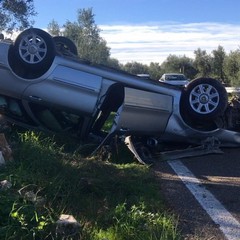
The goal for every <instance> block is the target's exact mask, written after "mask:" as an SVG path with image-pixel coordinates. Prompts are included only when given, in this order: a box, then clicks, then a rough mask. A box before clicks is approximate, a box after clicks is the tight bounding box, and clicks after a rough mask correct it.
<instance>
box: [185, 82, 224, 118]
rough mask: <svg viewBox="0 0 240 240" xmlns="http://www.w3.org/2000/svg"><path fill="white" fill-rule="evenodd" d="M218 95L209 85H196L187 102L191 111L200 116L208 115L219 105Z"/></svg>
mask: <svg viewBox="0 0 240 240" xmlns="http://www.w3.org/2000/svg"><path fill="white" fill-rule="evenodd" d="M219 101H220V98H219V93H218V91H217V90H216V88H215V87H213V86H212V85H209V84H200V85H197V86H196V87H195V88H193V90H192V91H191V92H190V96H189V102H190V105H191V107H192V109H193V110H194V111H195V112H197V113H200V114H209V113H211V112H213V111H214V110H215V109H216V108H217V106H218V105H219Z"/></svg>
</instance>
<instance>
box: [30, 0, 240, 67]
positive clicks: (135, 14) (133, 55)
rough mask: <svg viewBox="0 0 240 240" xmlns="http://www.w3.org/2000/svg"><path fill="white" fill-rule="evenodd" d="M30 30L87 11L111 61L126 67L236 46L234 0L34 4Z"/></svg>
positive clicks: (47, 0)
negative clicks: (36, 14)
mask: <svg viewBox="0 0 240 240" xmlns="http://www.w3.org/2000/svg"><path fill="white" fill-rule="evenodd" d="M34 4H35V8H36V11H37V12H38V16H37V17H35V18H34V20H35V25H34V26H35V27H39V28H46V27H47V25H48V23H49V22H51V20H53V19H54V20H55V21H57V22H58V23H59V24H60V26H61V25H63V24H64V23H65V22H66V21H67V20H69V21H72V22H73V21H76V19H77V10H78V9H81V8H92V9H93V13H94V14H95V22H96V24H97V25H98V26H99V28H100V29H101V30H102V31H101V36H102V37H103V38H104V39H105V40H106V41H107V45H108V46H109V47H110V48H111V55H112V57H115V58H117V59H118V60H119V61H120V62H122V63H126V62H131V61H138V62H142V63H150V62H160V63H161V62H162V61H164V60H165V59H166V57H167V56H168V55H169V54H176V55H179V56H180V55H186V56H189V57H193V56H194V55H193V52H194V50H196V49H197V48H201V49H202V50H207V52H208V53H211V51H212V50H214V49H216V48H217V47H218V46H219V45H221V46H223V47H224V49H225V50H226V52H229V51H231V50H236V49H238V48H239V46H240V44H239V43H240V14H239V10H240V1H239V0H34Z"/></svg>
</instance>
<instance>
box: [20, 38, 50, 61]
mask: <svg viewBox="0 0 240 240" xmlns="http://www.w3.org/2000/svg"><path fill="white" fill-rule="evenodd" d="M19 54H20V57H21V58H22V60H23V61H25V62H27V63H30V64H36V63H39V62H41V61H42V60H43V59H44V58H45V56H46V54H47V44H46V42H45V41H44V39H43V38H42V37H40V36H38V35H36V34H34V33H33V34H31V35H27V36H26V37H24V38H23V39H22V40H21V42H20V45H19Z"/></svg>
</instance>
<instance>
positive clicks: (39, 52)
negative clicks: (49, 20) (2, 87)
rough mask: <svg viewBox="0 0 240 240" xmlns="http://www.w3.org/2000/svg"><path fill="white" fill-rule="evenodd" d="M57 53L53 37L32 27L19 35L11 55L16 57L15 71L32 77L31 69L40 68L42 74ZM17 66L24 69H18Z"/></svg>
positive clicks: (23, 75) (26, 76)
mask: <svg viewBox="0 0 240 240" xmlns="http://www.w3.org/2000/svg"><path fill="white" fill-rule="evenodd" d="M55 55H56V51H55V44H54V42H53V39H52V37H51V36H50V35H49V34H48V33H47V32H45V31H43V30H41V29H37V28H30V29H27V30H25V31H23V32H22V33H21V34H19V35H18V37H17V39H16V41H15V44H14V47H13V50H12V56H11V57H13V58H14V63H15V64H13V65H14V66H15V67H13V68H14V70H15V72H16V73H17V74H18V75H20V76H21V77H25V78H31V77H28V76H29V75H31V74H29V71H35V70H38V71H39V74H40V75H41V74H43V73H44V72H46V71H47V70H48V69H49V68H50V66H51V64H52V62H53V59H54V57H55ZM12 62H13V61H12ZM19 65H20V66H19ZM16 66H18V67H19V68H23V69H24V71H21V72H20V71H18V70H17V67H16ZM33 77H35V75H34V76H33Z"/></svg>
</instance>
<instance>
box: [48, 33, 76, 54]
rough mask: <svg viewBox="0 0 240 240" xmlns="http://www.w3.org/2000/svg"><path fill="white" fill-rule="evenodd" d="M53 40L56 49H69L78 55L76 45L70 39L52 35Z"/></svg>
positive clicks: (61, 50)
mask: <svg viewBox="0 0 240 240" xmlns="http://www.w3.org/2000/svg"><path fill="white" fill-rule="evenodd" d="M53 41H54V43H55V45H56V49H57V50H58V51H60V52H65V51H69V52H71V53H72V54H74V55H78V51H77V47H76V45H75V43H74V42H73V41H72V40H71V39H69V38H66V37H63V36H56V37H53Z"/></svg>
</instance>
